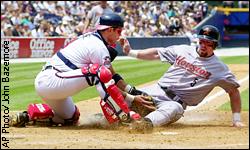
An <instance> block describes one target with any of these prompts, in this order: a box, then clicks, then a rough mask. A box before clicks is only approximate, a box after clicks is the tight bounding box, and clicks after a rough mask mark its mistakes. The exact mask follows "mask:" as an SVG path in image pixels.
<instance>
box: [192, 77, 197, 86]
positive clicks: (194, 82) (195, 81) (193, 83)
mask: <svg viewBox="0 0 250 150" xmlns="http://www.w3.org/2000/svg"><path fill="white" fill-rule="evenodd" d="M197 81H198V78H194V81H193V82H192V83H190V86H191V87H193V86H194V85H195V84H196V83H197Z"/></svg>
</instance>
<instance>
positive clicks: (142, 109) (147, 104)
mask: <svg viewBox="0 0 250 150" xmlns="http://www.w3.org/2000/svg"><path fill="white" fill-rule="evenodd" d="M131 110H133V111H135V112H137V113H139V114H140V115H141V116H142V117H144V116H146V115H147V114H149V113H150V112H152V111H155V110H156V106H155V104H154V102H153V99H152V97H151V96H144V95H137V96H135V99H134V101H133V102H132V104H131Z"/></svg>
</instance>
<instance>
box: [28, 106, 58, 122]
mask: <svg viewBox="0 0 250 150" xmlns="http://www.w3.org/2000/svg"><path fill="white" fill-rule="evenodd" d="M27 112H28V115H29V119H30V120H31V121H34V120H39V119H48V118H52V117H53V116H54V113H53V111H52V109H51V108H50V107H49V105H47V104H30V105H29V106H28V111H27Z"/></svg>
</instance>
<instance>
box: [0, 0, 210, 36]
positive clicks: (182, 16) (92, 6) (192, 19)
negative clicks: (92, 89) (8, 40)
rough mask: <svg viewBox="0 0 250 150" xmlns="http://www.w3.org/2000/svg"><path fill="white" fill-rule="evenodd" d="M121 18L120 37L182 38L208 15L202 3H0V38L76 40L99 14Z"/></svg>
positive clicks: (87, 29) (94, 22)
mask: <svg viewBox="0 0 250 150" xmlns="http://www.w3.org/2000/svg"><path fill="white" fill-rule="evenodd" d="M108 12H116V13H119V14H120V15H122V16H123V18H124V20H125V23H124V30H123V32H122V34H123V35H124V36H134V37H151V36H169V35H184V34H187V33H190V32H191V31H192V28H193V27H195V26H196V25H197V24H198V23H199V22H201V21H202V20H203V19H204V18H205V17H206V16H207V15H208V14H209V7H208V4H207V3H206V2H205V1H1V37H5V36H22V37H47V36H65V37H76V36H78V35H81V34H82V33H84V32H87V31H90V30H93V29H94V27H95V25H96V23H97V22H98V18H99V17H100V16H101V15H102V13H108Z"/></svg>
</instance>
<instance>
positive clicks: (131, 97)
mask: <svg viewBox="0 0 250 150" xmlns="http://www.w3.org/2000/svg"><path fill="white" fill-rule="evenodd" d="M134 99H135V96H134V95H130V94H128V93H127V95H126V97H125V99H124V100H125V101H128V102H131V103H132V102H133V101H134Z"/></svg>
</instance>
